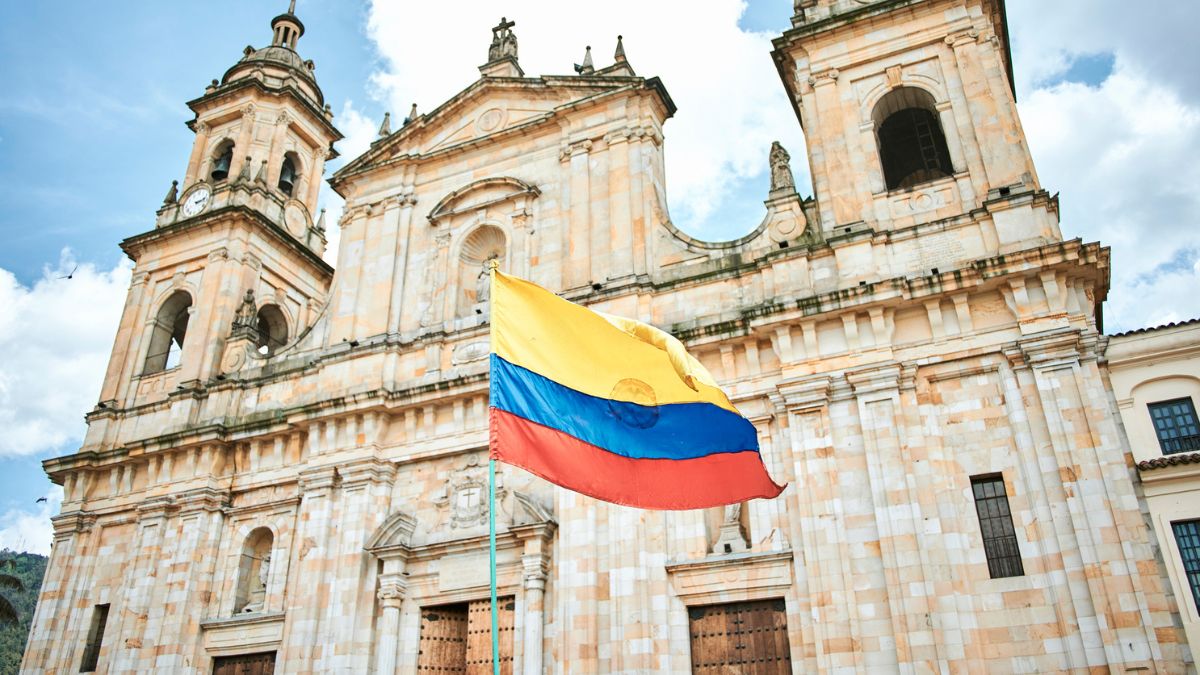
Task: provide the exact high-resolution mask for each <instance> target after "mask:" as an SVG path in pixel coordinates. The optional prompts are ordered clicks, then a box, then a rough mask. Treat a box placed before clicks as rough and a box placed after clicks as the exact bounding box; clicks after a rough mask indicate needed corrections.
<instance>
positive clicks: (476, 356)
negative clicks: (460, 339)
mask: <svg viewBox="0 0 1200 675" xmlns="http://www.w3.org/2000/svg"><path fill="white" fill-rule="evenodd" d="M491 351H492V347H491V344H489V342H488V341H487V340H480V341H479V342H468V343H466V344H461V345H458V346H457V347H455V348H454V354H453V356H451V358H450V363H451V364H452V365H456V366H461V365H463V364H464V363H473V362H475V361H482V360H483V359H486V358H487V357H488V354H490V353H491Z"/></svg>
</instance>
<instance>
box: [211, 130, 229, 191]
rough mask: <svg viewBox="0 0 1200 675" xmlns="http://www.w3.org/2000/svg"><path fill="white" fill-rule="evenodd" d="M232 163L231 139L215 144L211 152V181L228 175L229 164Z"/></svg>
mask: <svg viewBox="0 0 1200 675" xmlns="http://www.w3.org/2000/svg"><path fill="white" fill-rule="evenodd" d="M232 163H233V141H231V140H228V139H226V140H224V141H221V143H220V144H219V145H217V149H216V151H215V152H213V157H212V172H211V173H210V174H209V175H210V177H211V178H212V179H213V182H220V181H223V180H225V179H226V178H228V177H229V165H230V164H232Z"/></svg>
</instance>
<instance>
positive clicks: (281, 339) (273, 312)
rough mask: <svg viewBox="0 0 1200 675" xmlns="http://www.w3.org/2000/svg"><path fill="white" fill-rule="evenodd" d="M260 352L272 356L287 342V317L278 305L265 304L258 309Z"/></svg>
mask: <svg viewBox="0 0 1200 675" xmlns="http://www.w3.org/2000/svg"><path fill="white" fill-rule="evenodd" d="M257 325H258V353H259V354H262V355H263V356H271V355H273V354H274V353H275V350H277V349H279V348H280V347H282V346H284V345H285V344H287V339H288V330H287V319H286V318H285V317H284V316H283V310H281V309H279V306H278V305H263V306H262V307H261V308H260V309H259V310H258V324H257Z"/></svg>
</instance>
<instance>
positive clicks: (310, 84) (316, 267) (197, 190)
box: [89, 0, 342, 440]
mask: <svg viewBox="0 0 1200 675" xmlns="http://www.w3.org/2000/svg"><path fill="white" fill-rule="evenodd" d="M271 29H272V39H271V43H270V44H269V45H268V46H266V47H262V48H260V49H255V48H254V47H246V48H245V50H244V52H243V54H242V58H241V59H240V60H239V61H238V62H237V63H235V64H234V65H233V67H231V68H229V69H228V70H227V71H226V72H225V74H224V76H223V77H222V78H221V79H220V80H213V81H212V83H211V84H209V85H208V86H207V87H206V88H205V90H204V93H203V95H202V96H200V97H199V98H196V99H194V100H192V101H189V102H188V107H189V108H191V109H192V111H193V112H194V113H195V117H194V118H193V119H192V120H191V121H189V122H188V128H190V129H191V130H192V131H193V132H194V133H195V140H194V141H193V145H192V152H191V154H190V157H189V159H188V163H187V166H186V167H185V168H184V172H183V180H182V181H174V182H172V185H171V188H170V190H169V192H168V194H167V197H166V199H165V200H164V202H163V204H162V206H161V208H160V209H159V210H158V212H157V217H156V220H155V227H154V229H152V230H150V231H149V232H145V233H143V234H139V235H135V236H133V237H130V238H128V239H126V240H125V241H123V242H122V243H121V247H122V249H123V250H124V251H125V252H126V254H127V255H129V257H130V258H132V259H133V260H134V262H135V266H134V271H133V284H132V286H131V288H130V291H129V295H128V298H127V300H126V306H125V310H124V314H123V316H122V319H121V324H120V328H119V332H118V335H117V339H116V344H115V345H114V348H113V354H112V358H111V360H110V363H109V368H108V373H107V375H106V378H105V383H104V386H103V390H102V395H101V403H100V405H99V407H98V408H97V410H96V412H94V413H93V417H94V418H95V419H94V420H93V423H92V425H91V428H92V430H93V431H96V429H97V427H98V426H104V425H103V423H101V424H97V422H100V420H102V419H104V418H111V417H113V416H114V415H117V414H118V413H117V412H116V411H119V410H121V409H122V408H125V407H128V406H132V405H139V404H143V403H153V402H156V401H161V400H163V399H164V398H167V399H175V398H179V397H181V396H183V395H184V394H186V393H187V392H203V391H204V389H205V387H206V383H209V382H212V381H214V378H218V379H224V378H225V377H226V376H227V375H229V374H231V373H234V372H236V371H238V370H242V369H247V368H255V367H261V366H264V365H266V364H267V363H268V360H269V359H272V358H275V359H278V358H282V356H281V355H282V354H284V353H286V352H287V350H288V347H289V345H290V344H291V343H293V342H294V341H295V337H296V336H298V335H300V334H301V333H303V331H304V330H305V329H306V328H307V327H308V326H309V325H311V323H312V321H313V318H314V316H315V312H316V309H317V307H318V305H319V303H320V302H321V301H322V300H323V298H324V297H325V295H326V294H327V293H328V290H329V284H330V281H331V279H332V275H333V269H332V268H331V267H330V266H329V265H328V264H327V263H325V262H324V261H323V260H322V259H321V255H322V254H323V253H324V251H325V241H326V240H325V229H324V228H325V223H324V219H323V218H322V217H321V216H320V215H319V213H318V193H319V190H320V184H321V177H322V174H323V172H324V169H325V162H326V160H328V159H330V158H332V157H335V156H336V152H335V151H334V149H333V144H334V143H335V142H336V141H337V140H339V139H340V138H342V135H341V133H339V132H338V130H337V128H336V127H334V126H333V123H332V119H333V114H332V112H331V111H330V107H329V106H328V105H327V104H326V103H325V99H324V95H323V94H322V92H321V89H320V87H319V86H318V85H317V81H316V77H315V75H314V71H315V66H314V64H313V62H312V61H308V60H305V59H303V58H301V56H300V54H299V53H298V52H297V51H296V49H297V43H298V42H299V40H300V38H301V36H303V35H304V24H303V23H302V22H301V21H300V19H299V17H297V16H296V14H295V2H294V0H293V2H292V3H291V6H290V7H289V8H288V11H287V12H285V13H283V14H280V15H279V16H277V17H275V18H274V19H273V20H272V21H271ZM232 345H240V347H239V348H238V349H233V350H232V351H231V346H232ZM235 352H236V353H235ZM183 397H184V398H187V397H186V396H183ZM93 436H94V434H93V433H89V440H91V439H92V438H93ZM97 440H98V439H97Z"/></svg>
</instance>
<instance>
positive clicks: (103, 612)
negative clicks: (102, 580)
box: [79, 605, 108, 673]
mask: <svg viewBox="0 0 1200 675" xmlns="http://www.w3.org/2000/svg"><path fill="white" fill-rule="evenodd" d="M106 625H108V605H96V607H95V608H94V609H93V610H92V625H91V627H89V628H88V636H87V644H86V645H85V646H84V648H83V661H81V662H80V664H79V672H81V673H91V672H95V670H96V666H97V665H98V664H99V662H100V645H101V643H102V642H103V641H104V628H105V626H106Z"/></svg>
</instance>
